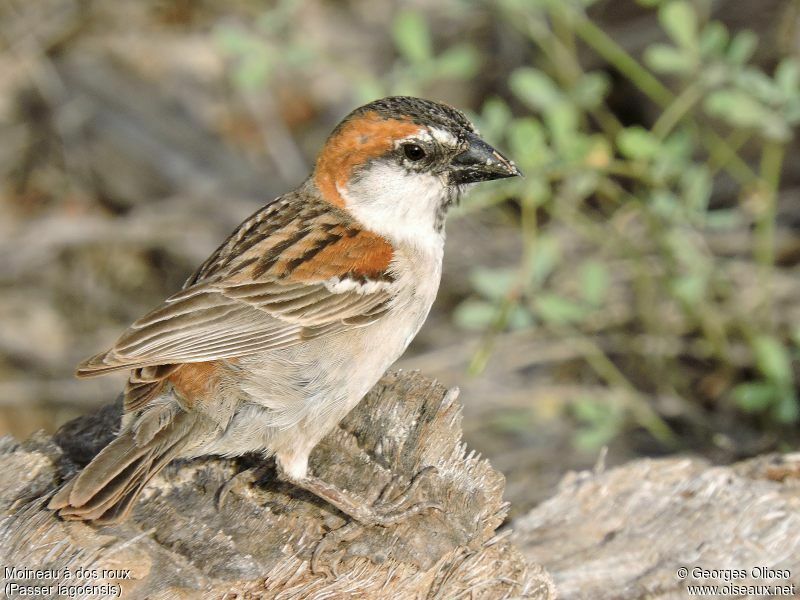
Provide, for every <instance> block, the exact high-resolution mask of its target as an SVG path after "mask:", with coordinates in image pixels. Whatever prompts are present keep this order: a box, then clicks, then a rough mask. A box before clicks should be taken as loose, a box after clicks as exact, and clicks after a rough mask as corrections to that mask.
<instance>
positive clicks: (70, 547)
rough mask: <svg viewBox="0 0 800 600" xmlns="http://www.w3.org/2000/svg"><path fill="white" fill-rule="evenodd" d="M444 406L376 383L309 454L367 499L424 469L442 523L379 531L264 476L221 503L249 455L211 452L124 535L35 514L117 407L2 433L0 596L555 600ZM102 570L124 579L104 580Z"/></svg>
mask: <svg viewBox="0 0 800 600" xmlns="http://www.w3.org/2000/svg"><path fill="white" fill-rule="evenodd" d="M456 395H457V392H456V390H450V391H448V390H446V389H445V388H443V387H442V386H440V385H438V384H436V383H433V382H431V381H430V380H428V379H426V378H424V377H422V376H420V375H418V374H414V373H399V374H393V375H388V376H387V377H385V378H384V379H383V380H382V381H381V383H380V384H379V385H378V386H376V388H375V389H374V390H373V391H372V392H371V393H370V394H369V395H368V397H367V398H366V399H365V400H364V401H363V402H362V403H361V404H360V406H359V407H358V408H357V409H356V410H354V411H353V412H352V414H351V415H350V416H349V417H348V418H347V419H346V420H345V421H344V422H343V423H342V424H341V426H340V427H339V428H338V429H337V430H335V431H334V432H333V433H331V434H330V435H329V436H328V437H327V438H325V440H323V442H322V443H321V444H320V445H319V447H318V448H317V449H316V450H315V451H314V453H313V454H312V457H311V468H312V471H313V472H315V473H317V474H322V475H323V476H324V477H325V479H327V480H328V481H331V482H332V483H334V484H336V485H338V486H340V487H342V488H346V489H348V490H350V491H351V492H353V493H355V494H359V495H362V496H363V497H366V498H371V499H374V498H376V497H377V496H378V495H379V494H380V492H381V491H382V489H383V488H384V487H385V486H386V485H389V483H390V481H391V480H392V477H393V475H396V476H399V478H400V479H401V480H402V481H401V483H406V484H407V483H408V481H409V480H410V478H411V477H413V475H414V474H415V473H416V472H417V471H419V470H420V469H421V468H422V467H425V466H428V465H433V466H435V467H436V468H437V470H438V473H437V474H435V475H434V476H432V477H430V478H426V480H425V481H424V482H423V483H422V485H421V487H420V489H419V490H418V492H419V495H420V499H421V498H422V497H424V498H425V499H429V500H433V501H436V502H439V503H440V504H441V505H442V506H443V507H444V508H445V510H444V512H438V511H431V512H428V513H424V514H420V515H417V516H415V517H413V518H412V519H410V520H408V521H406V522H404V523H401V524H399V525H397V526H393V527H388V528H381V527H360V526H355V525H354V524H352V523H349V521H348V519H346V518H345V517H344V516H343V515H341V514H339V513H338V512H337V511H336V510H335V509H333V508H332V507H330V506H328V505H327V504H326V503H324V502H322V501H320V500H318V499H317V498H315V497H314V496H311V495H309V494H307V493H305V492H302V491H300V490H298V489H296V488H293V487H292V486H288V485H285V484H283V483H281V482H279V481H277V480H276V479H275V478H274V477H270V476H268V477H265V478H264V480H263V481H260V482H258V483H257V484H256V485H252V486H242V487H241V489H240V490H239V491H238V492H236V493H234V494H232V495H229V496H228V497H227V499H226V501H225V503H223V504H222V506H221V507H220V508H218V507H217V502H216V497H217V493H218V490H219V489H220V488H221V486H222V485H223V484H225V483H226V482H227V481H229V480H230V479H231V478H232V477H233V476H234V475H235V474H236V473H237V472H238V471H240V470H242V469H243V468H244V467H246V466H250V465H252V464H254V463H255V462H256V459H239V460H238V461H237V460H227V459H221V458H214V457H208V458H204V459H198V460H193V461H182V462H176V463H174V464H172V465H170V466H169V467H168V468H167V469H165V471H164V472H163V473H162V474H161V475H159V476H157V477H156V478H155V479H154V480H153V481H152V482H151V484H150V485H149V487H148V488H147V489H146V491H145V493H144V494H143V497H142V498H141V499H140V501H139V503H138V504H137V506H136V508H135V510H134V513H133V516H132V517H131V518H130V519H129V520H128V521H127V522H125V523H123V524H121V525H117V526H106V527H95V526H92V525H87V524H85V523H83V522H64V521H61V520H59V519H58V518H56V517H55V516H54V514H53V513H52V512H50V511H48V510H46V509H45V508H44V503H45V500H46V498H47V497H48V496H49V495H50V494H51V493H52V492H53V491H54V490H55V489H56V488H57V486H58V485H59V484H60V483H61V482H62V481H63V480H65V479H66V478H68V477H69V476H70V475H71V474H72V473H74V472H75V471H76V470H77V469H78V468H79V467H80V466H81V465H83V464H85V463H86V462H87V461H89V460H90V459H91V457H92V456H93V455H94V454H95V453H96V452H97V451H98V450H99V449H100V448H101V447H102V446H103V445H104V444H105V443H106V442H107V441H108V440H109V439H110V438H111V437H112V436H113V432H114V430H115V428H116V427H118V423H119V415H120V407H119V405H118V404H117V405H110V406H107V407H105V408H104V409H103V410H101V411H99V412H98V413H97V414H95V415H92V416H88V417H82V418H80V419H77V420H75V421H73V422H71V423H69V424H67V425H65V426H64V427H63V428H62V429H61V430H60V431H59V432H57V434H56V435H55V436H53V437H52V438H50V437H48V436H46V435H44V434H38V435H35V436H34V437H32V438H31V439H29V440H28V441H26V442H23V443H21V444H17V443H15V442H14V441H13V440H12V439H11V438H4V439H3V440H0V516H1V517H0V518H2V521H0V557H2V558H3V560H2V563H3V567H4V573H2V575H3V577H4V580H3V586H6V585H8V584H10V583H13V582H16V583H18V584H25V585H34V584H45V585H57V584H62V585H86V584H90V585H102V584H113V585H117V586H119V591H121V593H122V596H123V597H124V598H151V599H155V598H200V597H202V598H213V597H225V596H227V597H247V598H323V597H324V598H331V597H360V598H373V597H374V598H395V597H400V598H412V597H426V598H457V597H463V596H466V597H470V598H504V597H534V598H553V597H555V592H554V589H553V587H552V584H551V583H550V580H549V578H548V576H547V574H546V573H545V572H544V571H543V570H542V569H541V568H538V567H531V566H528V565H527V564H526V562H525V560H524V559H523V558H522V556H521V555H520V553H519V552H518V551H517V550H516V549H515V548H514V547H513V546H512V545H511V544H510V542H509V541H508V537H507V536H505V535H503V534H500V535H498V534H497V532H496V530H497V528H498V527H499V526H500V525H501V523H502V522H503V520H504V518H505V515H506V508H507V506H506V504H505V503H504V502H503V500H502V494H503V488H504V478H503V476H502V475H501V474H500V473H498V472H497V471H494V470H493V469H492V467H491V466H490V465H489V463H488V461H486V460H484V459H481V458H480V457H479V456H476V455H475V454H474V453H473V452H469V453H468V452H467V450H466V447H465V445H464V444H463V443H462V441H461V430H460V406H459V405H458V404H457V403H456V402H455V397H456ZM398 489H399V488H398ZM326 536H327V537H326ZM322 540H324V541H323V544H325V546H324V547H325V552H324V554H322V556H321V562H322V563H323V564H325V565H328V566H330V567H334V566H337V567H338V568H337V569H336V572H335V573H332V572H316V573H315V572H312V569H311V568H310V559H311V558H312V553H313V552H314V550H315V549H316V548H317V546H318V544H319V543H320V542H321V541H322ZM9 567H10V568H15V569H23V570H24V569H54V570H58V573H57V574H56V579H57V581H55V582H54V581H50V580H46V579H43V578H41V577H39V578H37V576H36V574H33V575H31V574H30V573H25V572H15V573H6V572H5V570H6V568H9ZM79 568H82V569H89V570H90V571H91V570H92V569H94V570H97V573H96V575H97V576H96V577H95V573H91V572H90V574H89V577H87V576H86V573H78V569H79ZM65 569H70V572H71V574H72V575H73V578H72V579H70V580H67V579H65ZM102 569H111V570H114V569H117V570H121V571H122V573H112V574H111V575H112V576H110V577H103V576H102V575H103V573H102V572H101V570H102ZM126 573H127V574H128V575H129V578H125V574H126ZM9 575H10V576H9ZM39 575H46V574H39ZM113 575H117V577H114V576H113ZM56 591H57V590H56ZM100 591H103V590H100ZM56 595H57V594H56V593H55V592H54V593H53V594H52V595H51V596H53V597H54V596H56ZM109 595H110V594H109ZM103 596H104V594H103V593H100V594H94V595H89V594H86V595H85V596H81V595H78V597H93V598H98V597H103ZM11 597H15V596H14V595H13V594H12V595H11ZM40 597H41V595H40ZM45 597H47V595H46V594H45Z"/></svg>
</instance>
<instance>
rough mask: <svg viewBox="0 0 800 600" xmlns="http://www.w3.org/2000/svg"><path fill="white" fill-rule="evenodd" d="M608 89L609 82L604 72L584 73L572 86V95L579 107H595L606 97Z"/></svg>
mask: <svg viewBox="0 0 800 600" xmlns="http://www.w3.org/2000/svg"><path fill="white" fill-rule="evenodd" d="M609 89H610V82H609V80H608V77H607V76H606V75H605V74H603V73H586V74H585V75H584V76H583V77H581V78H580V80H579V81H578V83H577V84H575V87H574V88H572V97H573V98H574V99H575V103H576V104H577V105H578V106H580V107H581V108H585V109H591V108H596V107H598V106H599V105H600V103H601V102H602V101H603V99H604V98H605V97H606V94H608V90H609Z"/></svg>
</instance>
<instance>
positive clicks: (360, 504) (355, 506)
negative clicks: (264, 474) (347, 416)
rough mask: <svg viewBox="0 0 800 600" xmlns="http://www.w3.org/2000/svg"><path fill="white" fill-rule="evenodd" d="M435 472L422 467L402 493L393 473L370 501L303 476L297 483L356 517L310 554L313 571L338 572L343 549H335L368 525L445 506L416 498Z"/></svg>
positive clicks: (386, 523) (383, 524)
mask: <svg viewBox="0 0 800 600" xmlns="http://www.w3.org/2000/svg"><path fill="white" fill-rule="evenodd" d="M436 473H437V471H436V468H435V467H432V466H430V467H425V468H424V469H421V470H420V471H418V472H417V473H416V475H414V477H413V478H412V480H411V482H410V483H409V484H408V486H406V488H405V489H404V490H402V491H401V492H400V493H396V489H397V487H398V486H399V485H400V479H399V478H398V477H393V478H392V480H391V481H390V482H389V483H388V484H387V485H386V486H385V487H384V488H383V491H382V492H381V494H380V495H379V496H378V498H377V500H375V502H373V503H372V504H371V505H370V504H366V503H365V502H364V501H363V500H360V499H356V498H354V497H352V496H350V495H349V494H347V493H346V492H344V491H342V490H340V489H338V488H336V487H334V486H332V485H330V484H329V483H327V482H324V481H322V480H320V479H318V478H316V477H304V478H303V479H302V480H301V483H300V482H298V483H297V485H299V486H300V487H302V488H303V489H306V490H308V491H309V492H312V493H313V494H315V495H316V496H319V497H320V498H322V499H324V500H326V501H327V502H329V503H330V504H332V505H333V506H335V507H336V508H338V509H339V510H340V511H342V512H343V513H345V514H346V515H348V516H350V517H351V518H353V519H354V520H353V521H351V522H349V523H347V524H345V525H344V526H342V527H340V528H338V529H335V530H333V531H331V532H329V533H328V534H327V535H326V536H325V537H323V538H322V540H320V542H319V543H318V544H317V547H316V548H315V549H314V553H313V554H312V557H311V570H312V572H314V573H326V574H328V575H333V576H336V568H337V566H338V564H339V561H340V560H341V555H342V554H343V550H338V551H336V549H337V548H339V547H340V546H341V544H342V543H343V542H348V541H351V540H353V539H355V538H356V537H357V536H358V535H359V534H360V533H361V531H362V529H363V527H365V526H372V525H377V526H380V527H389V526H391V525H396V524H398V523H402V522H403V521H406V520H407V519H409V518H411V517H414V516H416V515H418V514H420V513H422V512H425V511H428V510H438V511H443V510H444V509H443V508H442V506H441V505H440V504H439V503H438V502H432V501H422V502H415V499H414V496H415V494H416V492H417V490H418V489H419V486H420V484H421V483H422V482H423V481H424V480H425V479H426V478H428V477H430V476H432V475H435V474H436ZM293 483H294V481H293ZM328 554H330V555H331V556H330V558H329V559H326V560H323V557H325V555H328Z"/></svg>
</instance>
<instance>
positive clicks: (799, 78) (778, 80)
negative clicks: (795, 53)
mask: <svg viewBox="0 0 800 600" xmlns="http://www.w3.org/2000/svg"><path fill="white" fill-rule="evenodd" d="M775 84H776V85H777V86H778V88H779V89H780V90H781V92H782V93H783V94H784V95H785V97H786V98H791V97H792V96H796V95H797V94H798V92H800V63H798V61H797V59H795V58H784V59H783V60H782V61H781V62H780V64H779V65H778V67H777V68H776V69H775Z"/></svg>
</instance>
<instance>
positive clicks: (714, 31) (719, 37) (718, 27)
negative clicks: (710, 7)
mask: <svg viewBox="0 0 800 600" xmlns="http://www.w3.org/2000/svg"><path fill="white" fill-rule="evenodd" d="M729 39H730V34H729V33H728V28H727V27H725V25H723V24H722V23H720V22H719V21H712V22H711V23H709V24H708V25H706V26H705V27H704V28H703V31H702V33H701V34H700V43H699V46H700V54H701V55H702V56H708V57H719V56H722V54H723V53H724V52H725V48H726V47H727V46H728V40H729Z"/></svg>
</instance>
